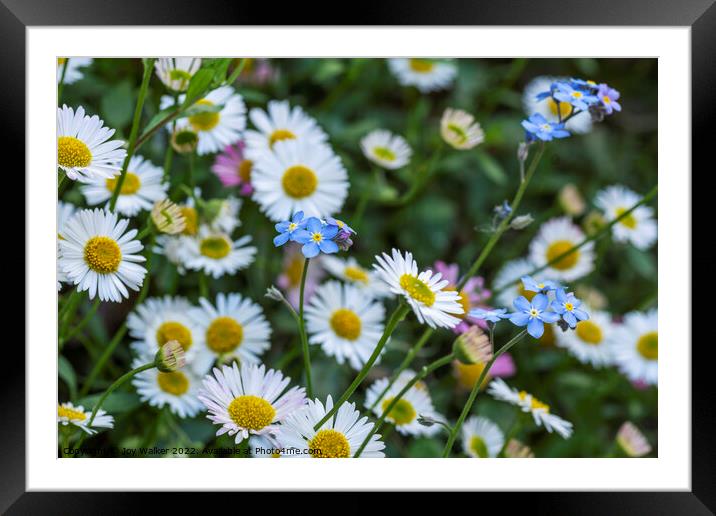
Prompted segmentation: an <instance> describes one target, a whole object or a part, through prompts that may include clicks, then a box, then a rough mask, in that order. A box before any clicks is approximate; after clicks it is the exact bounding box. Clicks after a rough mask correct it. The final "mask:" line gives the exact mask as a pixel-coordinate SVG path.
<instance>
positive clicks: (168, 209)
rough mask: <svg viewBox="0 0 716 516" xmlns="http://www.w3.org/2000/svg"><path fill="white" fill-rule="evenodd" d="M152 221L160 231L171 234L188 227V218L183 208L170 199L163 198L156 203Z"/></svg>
mask: <svg viewBox="0 0 716 516" xmlns="http://www.w3.org/2000/svg"><path fill="white" fill-rule="evenodd" d="M152 222H153V223H154V227H156V228H157V230H158V231H160V232H162V233H168V234H170V235H176V234H177V233H181V232H182V231H184V228H186V219H185V218H184V215H183V214H182V211H181V208H179V206H177V205H176V204H174V203H173V202H171V201H170V200H169V199H162V200H161V201H157V202H156V203H154V207H153V208H152Z"/></svg>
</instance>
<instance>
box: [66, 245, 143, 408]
mask: <svg viewBox="0 0 716 516" xmlns="http://www.w3.org/2000/svg"><path fill="white" fill-rule="evenodd" d="M155 236H156V235H155V233H154V232H153V231H152V232H151V233H150V234H149V242H148V244H147V247H146V253H147V255H146V256H147V261H146V264H147V271H149V270H151V264H152V254H153V253H152V249H153V248H154V239H155ZM149 283H150V281H149V274H147V275H146V276H145V278H144V284H143V285H142V290H141V291H140V292H139V296H137V302H136V303H135V305H137V306H138V305H141V304H142V302H143V301H144V299H145V298H146V297H147V294H148V293H149ZM126 333H127V323H126V321H125V322H123V323H122V325H121V326H120V327H119V328H118V329H117V332H116V333H115V334H114V336H113V337H112V340H111V341H110V342H109V344H108V345H107V347H106V348H105V350H104V353H102V356H100V357H99V360H97V363H96V364H95V366H94V367H93V368H92V370H91V371H90V373H89V375H87V379H86V380H85V383H84V385H83V386H82V389H81V390H80V394H79V397H80V398H82V397H84V396H86V395H87V393H89V390H90V389H91V388H92V384H93V383H94V382H95V380H96V379H97V377H98V376H99V374H100V373H101V372H102V370H103V369H104V366H105V365H106V364H107V361H108V360H109V358H110V357H111V356H112V354H113V353H114V350H115V349H116V348H117V346H118V345H119V343H120V342H122V339H123V338H124V335H125V334H126Z"/></svg>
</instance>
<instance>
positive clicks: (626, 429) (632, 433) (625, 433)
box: [617, 421, 651, 457]
mask: <svg viewBox="0 0 716 516" xmlns="http://www.w3.org/2000/svg"><path fill="white" fill-rule="evenodd" d="M617 444H618V445H619V447H620V448H621V449H622V450H624V453H626V454H627V455H629V457H643V456H644V455H647V454H648V453H649V452H651V445H650V444H649V441H647V440H646V437H644V434H642V433H641V432H640V431H639V429H638V428H637V427H636V426H635V425H634V424H633V423H631V422H630V421H627V422H625V423H624V424H623V425H622V426H621V427H620V428H619V431H618V432H617Z"/></svg>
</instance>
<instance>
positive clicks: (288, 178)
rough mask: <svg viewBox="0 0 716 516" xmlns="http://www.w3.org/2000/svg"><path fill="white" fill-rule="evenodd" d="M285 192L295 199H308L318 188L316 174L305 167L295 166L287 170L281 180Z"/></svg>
mask: <svg viewBox="0 0 716 516" xmlns="http://www.w3.org/2000/svg"><path fill="white" fill-rule="evenodd" d="M281 185H282V186H283V190H284V192H286V195H288V196H289V197H293V198H294V199H303V198H304V197H308V196H309V195H311V194H312V193H313V192H314V191H316V186H318V178H317V177H316V173H315V172H314V171H313V170H311V169H310V168H308V167H304V166H303V165H294V166H292V167H289V168H287V169H286V171H285V172H284V173H283V178H282V179H281Z"/></svg>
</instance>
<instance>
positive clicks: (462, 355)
mask: <svg viewBox="0 0 716 516" xmlns="http://www.w3.org/2000/svg"><path fill="white" fill-rule="evenodd" d="M452 351H453V353H454V354H455V358H457V359H458V360H459V361H460V362H461V363H463V364H468V365H472V364H486V363H487V362H489V361H490V360H492V343H491V342H490V338H489V337H488V336H487V335H485V332H483V331H482V330H481V329H480V328H479V327H478V326H471V327H470V328H469V329H468V330H467V331H466V332H465V333H463V334H462V335H460V336H459V337H458V338H456V339H455V341H454V342H453V345H452Z"/></svg>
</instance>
